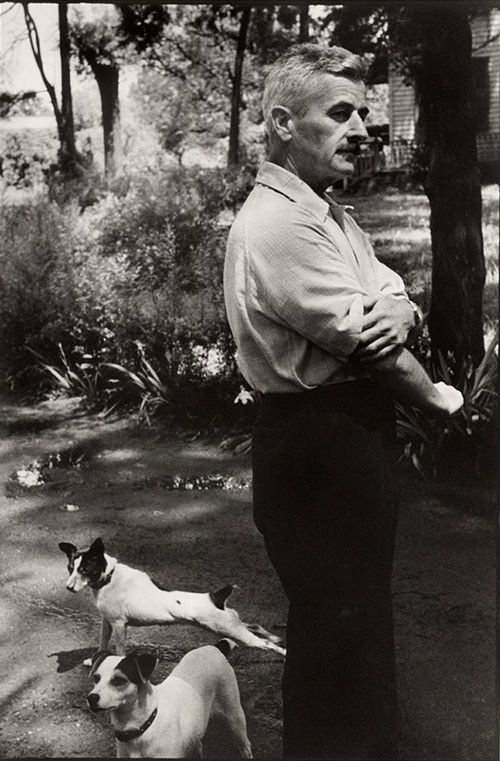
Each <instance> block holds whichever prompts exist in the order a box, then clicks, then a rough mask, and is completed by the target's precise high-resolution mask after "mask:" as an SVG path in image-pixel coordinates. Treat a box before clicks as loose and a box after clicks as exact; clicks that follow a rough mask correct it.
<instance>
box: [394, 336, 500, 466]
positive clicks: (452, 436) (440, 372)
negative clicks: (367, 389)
mask: <svg viewBox="0 0 500 761" xmlns="http://www.w3.org/2000/svg"><path fill="white" fill-rule="evenodd" d="M497 346H498V332H497V333H496V334H495V336H494V337H493V338H492V340H491V342H490V344H489V346H488V348H487V350H486V352H485V355H484V358H483V360H482V362H481V363H480V365H478V367H476V368H474V367H473V366H472V365H471V364H470V363H465V362H464V363H463V364H462V366H461V367H460V368H459V370H458V372H457V375H456V377H455V378H454V379H453V380H452V379H451V376H450V371H449V369H448V366H447V364H446V361H445V359H444V357H443V356H442V355H439V357H438V366H437V367H435V368H434V371H433V377H434V380H436V381H437V380H443V381H444V382H445V383H449V384H452V385H454V386H455V387H456V388H459V389H460V391H461V392H462V394H463V397H464V405H463V407H462V409H461V410H460V411H459V412H458V413H457V414H456V415H454V416H453V417H451V418H444V417H435V416H434V417H430V416H429V415H428V414H426V413H424V412H422V411H421V410H417V409H415V408H413V407H403V406H402V405H397V416H398V417H397V426H398V436H399V438H400V439H401V440H402V443H403V453H402V455H401V458H400V460H401V461H402V462H408V463H411V465H412V466H413V467H414V468H415V469H416V470H417V471H418V472H419V473H420V475H421V476H422V477H424V478H429V477H431V478H436V477H437V476H439V475H444V474H448V475H449V474H457V473H462V474H463V473H467V472H469V473H470V472H472V473H473V474H474V475H479V474H481V472H482V471H483V470H485V469H487V468H485V462H487V461H488V454H489V452H488V451H486V450H487V449H488V448H489V447H490V445H491V441H490V440H489V437H490V436H491V431H492V427H493V423H494V420H495V416H496V411H497V392H496V380H497V370H498V360H497V355H496V351H495V350H496V348H497Z"/></svg>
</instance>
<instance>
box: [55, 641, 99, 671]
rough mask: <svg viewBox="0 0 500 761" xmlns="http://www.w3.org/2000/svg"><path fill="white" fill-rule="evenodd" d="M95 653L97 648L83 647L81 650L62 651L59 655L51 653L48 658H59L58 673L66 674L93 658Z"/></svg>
mask: <svg viewBox="0 0 500 761" xmlns="http://www.w3.org/2000/svg"><path fill="white" fill-rule="evenodd" d="M95 651H96V648H95V647H83V648H80V649H79V650H60V651H59V652H58V653H49V655H48V656H47V657H48V658H54V657H55V658H57V673H58V674H64V673H65V672H66V671H71V669H74V668H75V666H80V665H81V664H82V663H83V661H84V660H85V659H86V658H91V657H92V655H93V654H94V653H95Z"/></svg>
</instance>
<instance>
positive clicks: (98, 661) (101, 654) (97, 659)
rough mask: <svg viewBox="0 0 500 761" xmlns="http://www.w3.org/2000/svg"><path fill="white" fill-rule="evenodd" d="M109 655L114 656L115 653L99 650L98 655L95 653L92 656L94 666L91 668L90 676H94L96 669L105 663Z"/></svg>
mask: <svg viewBox="0 0 500 761" xmlns="http://www.w3.org/2000/svg"><path fill="white" fill-rule="evenodd" d="M108 655H114V653H112V652H111V650H98V651H97V653H94V655H93V656H92V666H91V667H90V674H89V676H92V675H93V673H94V671H95V670H96V668H98V666H100V664H101V663H102V662H103V660H104V659H105V658H107V657H108Z"/></svg>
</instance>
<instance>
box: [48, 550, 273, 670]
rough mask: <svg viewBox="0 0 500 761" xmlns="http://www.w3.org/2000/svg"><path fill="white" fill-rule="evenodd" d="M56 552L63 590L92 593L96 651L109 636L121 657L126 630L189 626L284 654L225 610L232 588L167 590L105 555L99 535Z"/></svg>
mask: <svg viewBox="0 0 500 761" xmlns="http://www.w3.org/2000/svg"><path fill="white" fill-rule="evenodd" d="M59 548H60V549H61V550H62V551H63V552H64V553H65V554H66V555H67V557H68V571H69V578H68V580H67V582H66V587H67V589H69V590H70V591H71V592H79V591H80V590H81V589H83V588H84V587H86V586H88V587H90V588H91V589H92V591H93V593H94V597H95V602H96V605H97V609H98V610H99V612H100V614H101V615H102V628H101V641H100V646H99V650H108V648H109V643H110V640H111V635H113V637H114V641H115V650H116V653H117V654H118V655H125V643H126V634H127V627H128V626H151V625H155V624H157V625H164V624H174V623H191V624H196V625H198V626H202V627H204V628H205V629H209V630H211V631H213V632H215V633H216V634H219V635H221V636H222V637H229V638H230V639H232V640H235V641H236V642H238V644H241V645H245V646H247V647H258V648H263V649H267V650H274V651H275V652H277V653H280V654H282V655H284V654H285V650H284V648H282V647H281V646H280V645H278V644H277V643H278V642H280V641H281V639H280V637H277V636H276V635H274V634H271V633H270V632H268V631H266V629H264V628H263V627H262V626H259V624H246V623H244V622H243V621H242V620H241V619H240V617H239V615H238V613H237V612H236V611H235V610H233V609H232V608H227V607H226V601H227V599H228V597H229V596H230V594H231V592H232V591H233V589H234V586H232V585H229V586H226V587H224V588H223V589H219V590H218V591H217V592H205V593H202V592H169V591H167V590H165V589H162V588H161V587H160V586H159V585H158V584H157V583H156V582H153V580H152V579H151V578H150V577H149V576H148V575H147V574H146V573H144V571H139V570H137V569H136V568H130V567H129V566H128V565H125V564H124V563H119V562H118V561H117V559H116V558H114V557H111V556H110V555H108V554H106V552H105V551H104V544H103V542H102V539H101V538H100V537H99V538H98V539H96V540H95V541H94V542H93V543H92V544H91V546H90V547H89V548H87V549H84V550H79V549H77V547H75V545H74V544H70V543H68V542H61V543H60V544H59ZM89 665H90V664H89Z"/></svg>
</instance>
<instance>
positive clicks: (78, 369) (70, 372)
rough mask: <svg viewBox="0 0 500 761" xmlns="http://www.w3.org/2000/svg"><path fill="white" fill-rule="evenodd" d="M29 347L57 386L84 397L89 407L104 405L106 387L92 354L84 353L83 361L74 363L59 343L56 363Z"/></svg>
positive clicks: (71, 393)
mask: <svg viewBox="0 0 500 761" xmlns="http://www.w3.org/2000/svg"><path fill="white" fill-rule="evenodd" d="M27 348H28V350H29V351H31V352H32V354H34V356H35V357H37V358H38V359H39V360H40V361H41V362H40V367H41V369H42V371H44V372H45V373H47V374H48V375H49V376H50V377H51V379H52V380H53V381H55V383H56V385H57V387H58V388H60V389H62V390H63V391H64V392H66V393H67V394H68V396H79V397H83V398H84V399H85V402H86V405H87V407H88V408H89V409H95V408H97V407H100V406H102V404H103V400H104V396H105V394H106V389H105V386H104V384H103V382H102V375H101V368H100V366H96V365H95V364H94V363H93V362H92V359H93V357H92V355H91V354H84V355H83V357H82V360H83V361H80V362H78V361H76V362H75V363H74V364H73V365H72V364H71V363H70V362H69V360H68V358H67V357H66V354H65V351H64V349H63V347H62V345H61V344H59V345H58V350H59V358H58V359H59V363H58V364H57V365H54V364H50V362H47V361H45V359H44V358H43V357H42V355H41V354H39V353H38V352H36V351H34V350H33V349H30V347H27ZM89 360H90V361H89Z"/></svg>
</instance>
